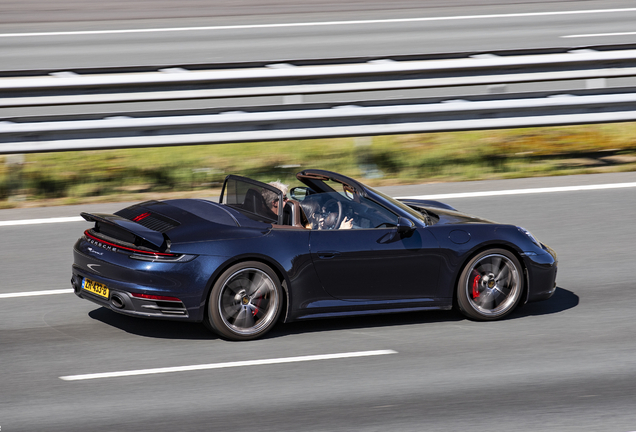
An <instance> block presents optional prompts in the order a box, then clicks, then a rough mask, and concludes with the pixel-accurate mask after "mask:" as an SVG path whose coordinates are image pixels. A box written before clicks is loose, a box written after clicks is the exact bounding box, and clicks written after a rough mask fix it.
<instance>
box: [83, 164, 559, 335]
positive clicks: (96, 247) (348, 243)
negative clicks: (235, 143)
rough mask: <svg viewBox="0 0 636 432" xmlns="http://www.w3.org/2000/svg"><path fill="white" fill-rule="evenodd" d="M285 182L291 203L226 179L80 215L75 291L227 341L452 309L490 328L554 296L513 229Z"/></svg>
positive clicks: (551, 278) (345, 181)
mask: <svg viewBox="0 0 636 432" xmlns="http://www.w3.org/2000/svg"><path fill="white" fill-rule="evenodd" d="M297 178H298V180H299V181H300V182H302V184H304V185H305V186H302V187H295V188H292V190H291V191H290V198H291V199H287V197H285V196H283V194H282V192H281V191H280V190H279V189H277V188H275V187H273V186H270V185H267V184H264V183H261V182H258V181H255V180H251V179H248V178H244V177H239V176H228V177H227V178H226V180H225V183H224V185H223V190H222V192H221V198H220V200H219V203H215V202H212V201H206V200H200V199H177V200H167V201H148V202H144V203H141V204H137V205H133V206H131V207H127V208H125V209H123V210H120V211H118V212H117V213H115V214H88V213H82V216H83V217H84V219H86V220H87V221H90V222H94V223H95V226H94V227H93V228H91V229H88V230H86V231H85V232H84V235H83V236H82V237H81V238H80V239H79V240H78V241H77V243H75V246H74V248H73V252H74V264H73V277H72V279H71V283H72V285H73V288H74V290H75V293H76V294H77V295H78V296H79V297H81V298H84V299H86V300H90V301H92V302H95V303H97V304H98V305H101V306H104V307H107V308H110V309H112V310H113V311H115V312H119V313H122V314H127V315H132V316H138V317H145V318H160V319H173V320H186V321H195V322H203V323H204V324H205V325H206V326H208V327H209V328H210V329H212V330H213V331H215V332H216V333H218V334H219V335H220V336H222V337H224V338H226V339H232V340H248V339H254V338H257V337H259V336H262V335H263V334H265V333H266V332H267V331H268V330H270V329H271V328H272V327H273V326H274V325H275V324H276V322H277V321H279V320H280V321H283V322H289V321H294V320H302V319H309V318H323V317H336V316H346V315H359V314H371V313H390V312H402V311H418V310H433V309H451V308H452V307H453V305H456V306H457V307H458V308H459V310H460V311H461V312H462V313H463V314H464V315H466V316H467V317H468V318H471V319H475V320H495V319H498V318H502V317H504V316H505V315H507V314H508V313H510V312H511V311H512V310H513V309H514V308H515V307H516V306H517V305H519V304H523V303H526V302H531V301H536V300H543V299H547V298H549V297H550V296H551V295H552V294H553V293H554V290H555V288H556V282H555V280H556V273H557V258H556V254H555V253H554V251H552V249H550V248H549V247H548V246H546V245H544V244H542V243H540V242H539V241H538V240H537V239H536V238H535V237H534V236H533V235H532V234H531V233H530V232H528V231H526V230H525V229H523V228H520V227H518V226H515V225H505V224H499V223H494V222H491V221H488V220H484V219H480V218H477V217H474V216H469V215H467V214H464V213H461V212H459V211H457V210H455V209H453V208H452V207H450V206H448V205H446V204H443V203H440V202H436V201H417V200H401V201H398V200H395V199H393V198H391V197H388V196H386V195H384V194H382V193H381V192H378V191H376V190H374V189H372V188H370V187H367V186H365V185H363V184H361V183H359V182H358V181H356V180H353V179H351V178H348V177H345V176H343V175H340V174H336V173H333V172H329V171H323V170H313V169H312V170H305V171H302V172H300V173H298V174H297ZM278 209H281V211H278Z"/></svg>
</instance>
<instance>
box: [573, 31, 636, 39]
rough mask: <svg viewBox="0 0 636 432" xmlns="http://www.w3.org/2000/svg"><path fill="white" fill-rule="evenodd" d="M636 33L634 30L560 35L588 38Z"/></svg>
mask: <svg viewBox="0 0 636 432" xmlns="http://www.w3.org/2000/svg"><path fill="white" fill-rule="evenodd" d="M632 35H636V32H620V33H590V34H578V35H567V36H561V37H562V38H564V39H568V38H589V37H606V36H632Z"/></svg>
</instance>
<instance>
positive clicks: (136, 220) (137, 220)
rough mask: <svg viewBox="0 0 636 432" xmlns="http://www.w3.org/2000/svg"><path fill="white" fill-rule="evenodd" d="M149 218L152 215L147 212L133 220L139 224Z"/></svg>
mask: <svg viewBox="0 0 636 432" xmlns="http://www.w3.org/2000/svg"><path fill="white" fill-rule="evenodd" d="M148 216H150V213H148V212H146V213H142V214H140V215H139V216H137V217H135V218H133V222H139V221H140V220H142V219H145V218H147V217H148Z"/></svg>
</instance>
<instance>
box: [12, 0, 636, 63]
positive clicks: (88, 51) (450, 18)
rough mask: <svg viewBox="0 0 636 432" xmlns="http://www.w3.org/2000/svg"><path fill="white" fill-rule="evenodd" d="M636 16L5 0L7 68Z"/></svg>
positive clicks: (281, 55)
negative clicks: (12, 0) (8, 0)
mask: <svg viewBox="0 0 636 432" xmlns="http://www.w3.org/2000/svg"><path fill="white" fill-rule="evenodd" d="M624 8H631V9H630V10H616V9H624ZM590 11H596V12H590ZM635 19H636V10H634V2H633V1H631V0H603V1H536V0H535V1H524V2H517V1H502V0H464V1H461V0H452V1H447V2H444V1H433V2H422V1H416V0H403V1H398V2H384V1H379V0H367V1H354V2H328V1H320V0H319V1H315V2H314V1H312V2H310V1H303V2H291V1H277V2H274V1H268V2H260V1H257V0H245V1H243V2H227V1H220V0H216V1H210V2H203V1H202V0H186V1H183V2H177V3H175V2H160V1H156V0H155V1H139V0H137V1H132V2H124V1H117V2H98V1H79V0H76V1H72V0H65V1H56V2H47V1H44V0H39V1H36V0H28V1H24V2H0V70H5V71H6V70H20V69H60V70H69V69H71V70H72V69H73V68H78V67H103V66H123V65H178V64H191V63H208V62H233V61H252V60H259V61H272V62H277V61H284V60H287V59H301V58H324V57H348V56H387V55H395V54H414V53H436V52H437V53H444V52H453V51H459V52H466V51H479V52H488V51H489V50H496V49H512V48H538V47H555V46H557V47H561V46H567V47H570V46H572V47H577V46H584V45H590V44H614V43H626V42H631V43H634V42H636V34H634V33H633V32H634V25H633V24H634V22H635ZM351 21H355V22H351ZM343 22H348V23H346V24H345V23H343ZM316 23H321V25H316ZM210 27H213V28H210ZM114 30H115V31H124V32H121V33H109V32H110V31H114ZM87 31H88V32H97V33H91V34H87V33H86V32H87ZM69 32H70V33H69ZM77 32H80V33H77ZM630 32H631V33H630ZM608 33H610V34H615V33H619V34H615V35H608ZM590 34H600V35H598V36H594V37H589V36H585V35H590ZM571 36H576V37H574V38H572V37H571ZM582 36H585V37H582Z"/></svg>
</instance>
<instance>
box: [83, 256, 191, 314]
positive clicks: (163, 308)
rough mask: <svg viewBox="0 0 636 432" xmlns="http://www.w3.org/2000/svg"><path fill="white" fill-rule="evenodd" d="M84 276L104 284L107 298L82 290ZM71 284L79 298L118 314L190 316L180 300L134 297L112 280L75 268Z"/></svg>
mask: <svg viewBox="0 0 636 432" xmlns="http://www.w3.org/2000/svg"><path fill="white" fill-rule="evenodd" d="M86 277H88V278H89V279H91V280H95V281H96V282H100V283H102V284H104V285H106V286H107V287H108V290H109V293H108V298H106V297H102V296H99V295H97V294H93V293H92V292H90V291H86V290H84V289H83V288H82V283H83V281H84V279H85V278H86ZM71 286H72V287H73V291H74V292H75V295H76V296H78V297H79V298H81V299H84V300H88V301H91V302H93V303H95V304H98V305H100V306H102V307H106V308H108V309H110V310H112V311H113V312H117V313H120V314H124V315H130V316H136V317H142V318H155V319H156V318H159V319H173V320H186V321H187V320H189V318H190V316H189V313H188V309H187V308H186V307H185V305H184V304H183V302H182V301H172V300H170V301H168V300H150V299H142V298H136V297H133V296H132V292H130V291H127V290H125V289H123V288H122V287H120V286H118V285H117V284H116V283H113V281H108V280H104V279H103V278H96V277H95V276H94V275H85V274H81V273H80V272H78V271H77V270H76V269H75V268H74V269H73V276H72V277H71Z"/></svg>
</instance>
